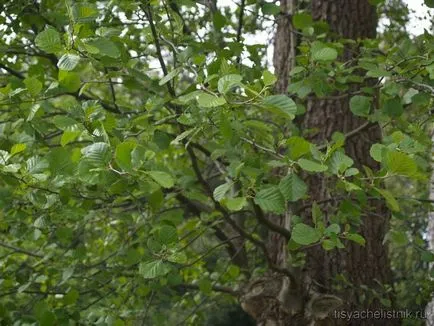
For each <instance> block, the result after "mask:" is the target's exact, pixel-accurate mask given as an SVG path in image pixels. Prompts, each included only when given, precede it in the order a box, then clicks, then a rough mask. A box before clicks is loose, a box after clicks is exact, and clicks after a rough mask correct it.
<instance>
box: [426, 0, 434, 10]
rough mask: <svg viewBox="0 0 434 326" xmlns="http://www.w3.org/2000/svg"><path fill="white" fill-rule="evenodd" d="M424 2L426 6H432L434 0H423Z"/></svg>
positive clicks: (433, 5) (433, 6)
mask: <svg viewBox="0 0 434 326" xmlns="http://www.w3.org/2000/svg"><path fill="white" fill-rule="evenodd" d="M424 2H425V5H426V6H427V7H428V8H434V0H425V1H424Z"/></svg>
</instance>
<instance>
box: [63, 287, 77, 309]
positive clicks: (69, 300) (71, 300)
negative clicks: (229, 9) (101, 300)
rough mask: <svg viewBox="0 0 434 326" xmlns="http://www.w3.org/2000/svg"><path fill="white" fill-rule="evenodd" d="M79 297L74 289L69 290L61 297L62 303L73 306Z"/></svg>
mask: <svg viewBox="0 0 434 326" xmlns="http://www.w3.org/2000/svg"><path fill="white" fill-rule="evenodd" d="M79 297H80V293H79V292H78V291H77V290H76V289H71V290H69V291H68V293H67V294H66V295H65V296H64V297H63V302H64V304H65V305H73V304H75V303H76V302H77V300H78V298H79Z"/></svg>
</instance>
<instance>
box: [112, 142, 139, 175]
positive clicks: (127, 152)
mask: <svg viewBox="0 0 434 326" xmlns="http://www.w3.org/2000/svg"><path fill="white" fill-rule="evenodd" d="M136 146H137V144H136V143H135V142H133V141H127V142H123V143H120V144H119V145H117V146H116V150H115V160H116V163H117V164H118V165H119V167H120V168H121V169H122V170H124V171H130V170H131V169H132V164H131V152H132V151H133V150H134V149H135V148H136Z"/></svg>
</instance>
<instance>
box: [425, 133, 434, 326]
mask: <svg viewBox="0 0 434 326" xmlns="http://www.w3.org/2000/svg"><path fill="white" fill-rule="evenodd" d="M431 133H432V135H431V142H432V153H434V130H433V131H432V132H431ZM431 168H432V170H433V171H432V172H431V182H430V188H429V199H430V200H434V166H432V167H431ZM431 207H432V206H431ZM427 237H428V249H429V250H431V251H434V210H431V211H430V212H429V214H428V227H427ZM430 267H431V269H432V268H434V266H433V265H432V264H431V266H430ZM425 315H426V326H434V298H433V299H431V302H429V303H428V305H427V306H426V309H425Z"/></svg>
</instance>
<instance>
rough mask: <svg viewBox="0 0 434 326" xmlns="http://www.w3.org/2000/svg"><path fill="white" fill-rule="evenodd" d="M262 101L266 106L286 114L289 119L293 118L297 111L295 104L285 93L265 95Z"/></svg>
mask: <svg viewBox="0 0 434 326" xmlns="http://www.w3.org/2000/svg"><path fill="white" fill-rule="evenodd" d="M263 103H264V104H265V106H266V107H268V108H271V109H274V110H277V112H279V113H282V114H284V115H286V116H288V117H289V118H290V119H291V120H292V119H294V117H295V113H296V112H297V105H296V104H295V102H294V101H293V100H292V99H291V98H290V97H288V96H286V95H270V96H267V97H266V98H265V99H264V101H263Z"/></svg>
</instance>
